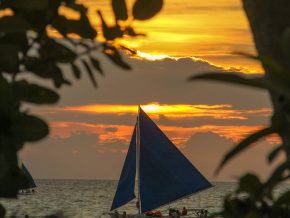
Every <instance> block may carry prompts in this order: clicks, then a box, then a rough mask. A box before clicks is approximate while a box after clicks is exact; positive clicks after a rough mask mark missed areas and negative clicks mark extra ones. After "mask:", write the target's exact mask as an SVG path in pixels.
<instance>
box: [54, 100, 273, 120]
mask: <svg viewBox="0 0 290 218" xmlns="http://www.w3.org/2000/svg"><path fill="white" fill-rule="evenodd" d="M141 107H142V109H143V110H144V111H145V112H146V113H148V114H152V115H154V116H157V117H158V116H160V115H162V116H165V117H168V118H171V119H182V118H183V119H185V118H192V117H211V118H214V119H237V120H246V119H248V117H249V116H252V115H255V116H269V114H270V113H271V110H270V109H268V108H261V109H257V110H237V109H233V108H232V105H230V104H220V105H219V104H217V105H199V104H196V105H185V104H176V105H167V104H159V103H150V104H144V105H141ZM58 110H59V111H71V112H80V113H93V114H112V115H125V114H131V115H134V114H136V113H137V110H138V107H137V106H136V105H106V104H98V105H85V106H75V107H64V108H60V109H58Z"/></svg>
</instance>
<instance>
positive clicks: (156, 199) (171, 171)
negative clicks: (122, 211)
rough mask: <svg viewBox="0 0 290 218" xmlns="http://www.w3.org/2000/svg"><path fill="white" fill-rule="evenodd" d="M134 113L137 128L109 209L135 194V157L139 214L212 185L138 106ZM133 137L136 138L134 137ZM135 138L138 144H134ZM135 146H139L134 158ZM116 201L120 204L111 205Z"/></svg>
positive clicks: (128, 199)
mask: <svg viewBox="0 0 290 218" xmlns="http://www.w3.org/2000/svg"><path fill="white" fill-rule="evenodd" d="M138 116H139V117H138V122H137V125H136V126H137V127H138V130H139V131H137V133H136V127H135V129H134V134H133V137H132V139H131V143H130V147H129V151H128V154H127V157H126V160H125V164H124V167H123V170H122V173H121V177H120V180H119V184H118V187H117V192H116V195H115V198H114V201H113V206H112V208H111V210H113V209H115V208H117V207H119V206H121V205H123V204H125V203H127V202H129V201H130V200H132V199H133V198H134V197H135V195H134V184H132V181H135V177H136V173H135V171H136V161H137V160H139V163H138V164H139V178H137V182H138V187H139V188H140V190H139V191H140V199H139V200H140V202H139V204H140V207H141V208H140V209H141V213H144V212H146V211H148V210H149V209H155V208H158V207H160V206H162V205H165V204H168V203H171V202H173V201H176V200H178V199H181V198H183V197H186V196H188V195H191V194H193V193H196V192H198V191H201V190H204V189H207V188H209V187H211V186H212V185H211V184H210V182H209V181H208V180H207V179H206V178H205V177H204V176H203V175H202V174H201V173H200V172H199V171H198V170H197V169H196V168H195V167H194V166H193V165H192V164H191V163H190V161H189V160H187V158H186V157H185V156H184V155H183V154H182V153H181V152H180V151H179V150H178V149H177V148H176V147H175V145H174V144H173V143H172V142H171V141H170V140H169V139H168V138H167V137H166V135H165V134H164V133H163V132H162V131H161V130H160V129H159V128H158V126H157V125H156V124H155V123H154V122H153V121H152V120H151V119H150V118H149V117H148V115H147V114H146V113H145V112H144V111H143V110H142V109H141V108H139V114H138ZM135 137H137V138H138V139H139V140H135ZM136 141H137V142H139V145H136ZM136 146H139V148H140V153H139V154H138V155H139V157H140V158H138V159H136ZM137 170H138V169H137ZM132 171H134V172H132ZM137 175H138V174H137ZM129 177H131V178H129ZM125 182H126V183H128V184H124V183H125ZM121 193H122V194H121ZM128 196H130V198H129V197H128ZM124 198H126V200H125V201H124ZM120 201H121V202H122V204H118V205H117V204H115V202H120Z"/></svg>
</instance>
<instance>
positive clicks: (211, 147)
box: [182, 132, 283, 181]
mask: <svg viewBox="0 0 290 218" xmlns="http://www.w3.org/2000/svg"><path fill="white" fill-rule="evenodd" d="M233 146H234V142H233V141H231V140H229V139H226V138H224V137H221V136H219V135H217V134H215V133H212V132H206V133H196V134H194V135H192V136H191V137H190V138H189V139H188V141H187V142H186V144H185V148H183V149H182V151H183V153H184V154H185V155H186V156H187V157H188V158H189V159H190V160H191V162H192V163H193V164H194V165H195V166H196V167H197V168H198V169H199V170H200V171H201V172H202V173H203V174H204V175H206V176H207V177H208V178H209V179H212V180H220V181H225V180H235V179H237V178H238V177H239V176H241V175H242V174H243V173H246V172H255V173H257V174H258V175H259V176H261V177H262V178H264V179H265V178H266V176H267V175H269V174H270V172H271V171H272V169H273V168H274V166H275V165H277V163H279V162H281V160H282V159H283V157H282V155H280V157H279V158H278V159H277V161H276V162H275V163H274V164H273V165H271V166H270V165H269V164H268V163H267V162H266V158H267V154H268V153H269V151H271V150H272V149H273V148H274V147H275V146H277V145H272V144H269V143H268V142H267V141H262V142H260V143H258V144H254V145H252V146H251V147H250V148H249V149H248V150H246V151H245V152H242V153H241V154H240V155H239V156H237V157H236V158H234V159H233V160H232V161H230V162H229V163H228V164H227V165H226V166H225V167H224V169H223V170H222V171H221V173H220V174H219V175H218V176H217V177H214V170H216V168H217V166H218V165H219V163H220V162H221V160H222V157H223V156H224V155H225V154H226V153H227V152H228V151H229V150H230V149H232V148H233Z"/></svg>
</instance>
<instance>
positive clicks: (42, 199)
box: [0, 180, 287, 218]
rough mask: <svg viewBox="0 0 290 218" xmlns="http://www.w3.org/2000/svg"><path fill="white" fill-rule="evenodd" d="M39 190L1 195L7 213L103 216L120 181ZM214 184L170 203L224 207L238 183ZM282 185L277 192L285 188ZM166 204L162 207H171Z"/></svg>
mask: <svg viewBox="0 0 290 218" xmlns="http://www.w3.org/2000/svg"><path fill="white" fill-rule="evenodd" d="M36 182H37V184H38V188H37V193H35V194H33V195H20V196H19V197H18V199H9V200H7V199H1V200H0V203H1V204H3V205H4V206H5V208H6V210H7V215H8V216H11V215H16V217H24V216H25V215H26V214H27V215H29V217H43V216H46V215H50V214H55V213H59V212H61V213H62V214H63V215H64V216H65V217H76V218H77V217H80V218H81V217H85V218H91V217H102V218H106V217H108V216H106V215H103V214H104V213H106V212H108V211H109V209H110V206H111V203H112V199H113V197H114V194H115V189H116V186H117V181H104V180H37V181H36ZM213 185H214V187H213V188H210V189H208V190H205V191H202V192H199V193H197V194H195V195H193V196H191V197H189V198H185V199H182V200H180V201H178V202H176V203H173V204H171V205H170V206H171V207H177V208H180V209H181V208H182V207H183V206H186V207H188V208H205V209H207V210H208V211H209V212H211V213H212V212H217V211H219V210H220V209H221V206H222V203H223V197H224V196H225V195H226V194H228V193H229V192H231V191H233V190H234V189H235V187H236V183H229V182H218V183H213ZM285 189H287V186H283V187H280V188H279V189H278V191H277V194H279V192H281V191H285ZM135 203H136V202H135V201H132V202H130V203H129V204H128V205H126V206H124V207H122V208H120V209H119V212H123V211H126V212H127V213H136V208H135ZM168 208H169V206H164V207H163V208H161V210H166V209H168Z"/></svg>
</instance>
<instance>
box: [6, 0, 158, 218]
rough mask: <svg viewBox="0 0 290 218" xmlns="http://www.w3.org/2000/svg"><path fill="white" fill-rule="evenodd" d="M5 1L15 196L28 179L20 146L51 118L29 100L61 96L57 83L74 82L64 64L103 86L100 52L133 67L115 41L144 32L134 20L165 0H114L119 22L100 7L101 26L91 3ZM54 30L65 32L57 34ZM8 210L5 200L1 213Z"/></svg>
mask: <svg viewBox="0 0 290 218" xmlns="http://www.w3.org/2000/svg"><path fill="white" fill-rule="evenodd" d="M0 3H1V4H0V12H2V14H4V15H3V16H1V17H0V184H1V185H0V197H9V198H10V197H16V196H17V193H18V190H19V189H20V184H23V183H25V182H27V181H26V178H25V177H24V175H23V174H22V173H21V170H20V169H19V167H18V159H17V152H18V151H19V150H20V149H22V148H23V146H24V145H25V143H27V142H35V141H38V140H40V139H43V138H44V137H46V136H47V135H48V133H49V127H48V125H47V123H46V122H45V121H44V120H42V119H41V118H39V117H37V116H35V115H31V114H30V113H29V112H27V111H24V110H23V107H22V105H23V103H25V102H28V103H32V104H37V105H42V104H54V103H56V102H58V101H59V98H60V97H59V95H58V93H57V89H58V88H60V87H62V86H64V85H71V81H69V80H68V79H67V78H66V77H65V72H64V71H63V70H62V69H63V68H61V66H62V65H65V66H68V67H70V69H71V71H72V72H73V74H74V76H75V78H76V79H80V78H81V76H82V74H84V73H86V74H88V76H89V78H90V80H91V81H92V84H93V86H94V87H97V81H96V79H95V76H94V74H95V73H99V74H103V70H102V67H101V63H100V61H99V60H98V59H97V58H96V55H94V54H95V53H96V52H97V53H101V54H103V55H104V56H106V57H108V58H109V59H110V60H111V61H112V63H113V64H116V65H117V66H119V67H120V68H123V69H125V70H129V69H130V68H131V67H130V66H129V65H128V64H127V63H126V62H124V61H123V59H122V55H121V54H120V53H119V51H118V47H116V45H115V44H114V43H111V42H112V41H113V40H114V39H116V38H120V37H123V36H125V35H127V36H136V35H139V34H138V33H136V32H135V30H134V29H133V27H132V24H133V21H134V20H146V19H149V18H151V17H153V16H154V15H155V14H157V13H158V12H159V11H160V10H161V8H162V5H163V0H135V2H134V4H133V8H132V10H127V4H126V1H125V0H112V1H111V6H112V10H113V12H114V16H115V24H114V25H112V26H110V25H108V24H107V23H106V22H105V19H104V17H103V15H102V13H101V11H98V14H99V16H100V18H101V26H102V28H101V31H97V30H96V29H95V27H93V26H92V25H91V23H90V20H89V18H88V16H87V12H88V9H87V8H86V7H85V5H83V4H80V3H77V1H75V0H1V1H0ZM61 7H62V8H67V9H70V10H73V11H75V12H76V13H78V14H79V18H78V19H71V18H69V17H66V16H65V14H62V13H61V10H59V9H60V8H61ZM96 16H97V15H96ZM120 21H122V22H120ZM52 31H54V33H57V34H58V35H59V37H53V36H52V35H51V32H52ZM98 32H102V33H103V37H104V38H105V41H104V42H100V41H97V40H96V37H97V34H98ZM123 48H124V47H123ZM20 75H21V79H20V78H19V76H20ZM31 77H37V78H40V79H45V80H50V81H52V82H53V84H54V87H55V89H51V88H48V87H44V86H43V85H39V84H36V83H33V82H30V81H29V78H31ZM56 152H57V151H56ZM4 214H5V210H4V208H3V207H2V206H1V205H0V217H3V216H4Z"/></svg>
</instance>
